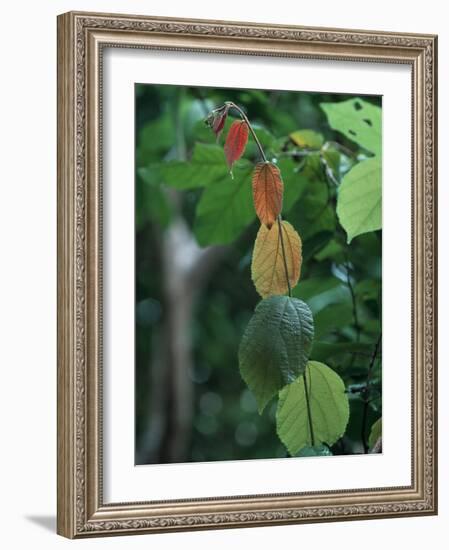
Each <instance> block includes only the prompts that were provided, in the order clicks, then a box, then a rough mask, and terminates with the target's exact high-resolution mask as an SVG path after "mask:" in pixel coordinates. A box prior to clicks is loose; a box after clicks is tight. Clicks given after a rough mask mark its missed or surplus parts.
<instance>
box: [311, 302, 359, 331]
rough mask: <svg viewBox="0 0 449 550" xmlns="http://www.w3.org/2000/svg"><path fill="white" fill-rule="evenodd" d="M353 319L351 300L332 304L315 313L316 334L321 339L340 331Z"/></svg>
mask: <svg viewBox="0 0 449 550" xmlns="http://www.w3.org/2000/svg"><path fill="white" fill-rule="evenodd" d="M353 320H354V319H353V312H352V305H351V303H350V301H349V300H348V301H345V302H342V303H340V304H330V305H329V306H326V307H325V308H323V309H322V310H321V311H319V312H318V313H317V314H316V315H315V336H316V338H317V339H320V338H323V337H324V336H326V335H327V334H330V333H333V332H338V331H339V330H341V329H342V328H344V327H346V326H347V325H349V324H351V323H352V322H353Z"/></svg>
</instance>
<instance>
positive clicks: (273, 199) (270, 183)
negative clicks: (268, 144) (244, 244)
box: [253, 162, 284, 227]
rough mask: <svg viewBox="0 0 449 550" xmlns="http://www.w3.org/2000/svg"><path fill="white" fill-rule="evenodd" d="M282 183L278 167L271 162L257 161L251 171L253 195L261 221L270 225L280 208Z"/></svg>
mask: <svg viewBox="0 0 449 550" xmlns="http://www.w3.org/2000/svg"><path fill="white" fill-rule="evenodd" d="M283 191H284V184H283V183H282V178H281V173H280V171H279V168H278V167H277V166H276V165H274V164H272V163H271V162H259V163H258V164H257V165H256V167H255V169H254V172H253V197H254V206H255V208H256V213H257V215H258V217H259V220H260V222H261V223H263V224H265V225H266V226H267V227H271V226H272V225H273V224H274V222H275V221H276V218H277V217H278V216H279V214H280V213H281V210H282V194H283Z"/></svg>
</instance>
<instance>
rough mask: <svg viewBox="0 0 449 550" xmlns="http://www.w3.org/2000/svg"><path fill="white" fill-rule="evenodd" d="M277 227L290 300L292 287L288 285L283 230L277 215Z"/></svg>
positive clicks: (279, 217)
mask: <svg viewBox="0 0 449 550" xmlns="http://www.w3.org/2000/svg"><path fill="white" fill-rule="evenodd" d="M278 225H279V239H280V241H281V251H282V260H283V262H284V270H285V278H286V279H287V288H288V295H289V296H290V298H291V297H292V287H291V285H290V278H289V276H288V267H287V256H286V254H285V245H284V235H283V233H282V232H283V229H282V218H281V215H280V214H279V216H278Z"/></svg>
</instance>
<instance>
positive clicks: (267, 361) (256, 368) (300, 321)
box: [239, 296, 313, 412]
mask: <svg viewBox="0 0 449 550" xmlns="http://www.w3.org/2000/svg"><path fill="white" fill-rule="evenodd" d="M312 339H313V318H312V314H311V312H310V309H309V308H308V306H307V305H306V304H305V303H304V302H302V301H301V300H298V299H297V298H289V297H288V296H271V297H270V298H266V299H265V300H262V301H261V302H259V304H258V306H257V307H256V310H255V312H254V315H253V317H252V318H251V320H250V322H249V324H248V326H247V328H246V330H245V333H244V335H243V337H242V341H241V344H240V350H239V363H240V372H241V374H242V378H243V380H244V381H245V382H246V384H247V385H248V387H249V388H250V390H251V391H252V392H253V394H254V395H255V397H256V399H257V404H258V408H259V412H262V411H263V409H264V408H265V406H266V404H267V403H268V402H269V401H270V399H271V398H272V397H273V396H274V395H276V393H277V392H278V391H279V390H280V389H281V388H282V387H283V386H285V385H286V384H290V383H291V382H293V381H294V380H295V379H296V378H297V377H298V376H299V375H300V374H301V373H302V372H304V369H305V366H306V363H307V360H308V357H309V353H310V349H311V346H312Z"/></svg>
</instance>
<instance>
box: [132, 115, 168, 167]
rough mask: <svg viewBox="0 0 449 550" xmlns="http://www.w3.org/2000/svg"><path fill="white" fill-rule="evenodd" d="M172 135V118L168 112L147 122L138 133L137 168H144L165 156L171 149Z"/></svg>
mask: <svg viewBox="0 0 449 550" xmlns="http://www.w3.org/2000/svg"><path fill="white" fill-rule="evenodd" d="M173 134H174V127H173V117H172V116H171V114H170V112H169V111H168V110H167V111H164V113H163V114H162V115H161V116H159V117H158V118H156V119H155V120H152V121H151V122H148V123H147V124H146V125H145V126H144V127H143V128H142V130H141V131H140V132H139V138H138V147H137V149H136V164H137V166H145V165H147V164H148V163H149V162H151V161H155V160H158V159H160V158H161V157H162V156H163V155H165V154H166V153H167V152H168V151H169V150H170V148H172V147H173Z"/></svg>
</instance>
